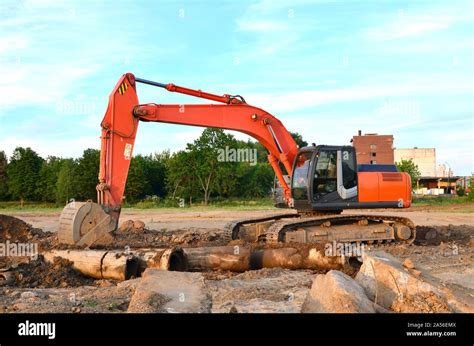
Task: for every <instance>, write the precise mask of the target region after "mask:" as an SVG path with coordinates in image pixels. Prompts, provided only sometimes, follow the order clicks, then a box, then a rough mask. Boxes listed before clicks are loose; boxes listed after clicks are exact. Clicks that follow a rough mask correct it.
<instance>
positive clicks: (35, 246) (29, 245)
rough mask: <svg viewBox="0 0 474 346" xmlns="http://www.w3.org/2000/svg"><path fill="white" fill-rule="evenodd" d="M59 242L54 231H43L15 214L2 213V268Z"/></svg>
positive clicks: (24, 260) (0, 254)
mask: <svg viewBox="0 0 474 346" xmlns="http://www.w3.org/2000/svg"><path fill="white" fill-rule="evenodd" d="M56 244H57V237H56V235H55V234H53V233H49V232H43V231H42V230H41V229H39V228H33V227H32V226H31V225H30V224H28V223H26V222H24V221H23V220H20V219H18V218H16V217H13V216H8V215H2V214H0V256H1V257H0V268H9V267H11V266H12V265H15V264H18V263H24V262H28V261H29V257H31V256H35V255H37V254H38V253H39V252H41V251H44V250H48V249H51V248H52V247H54V246H55V245H56Z"/></svg>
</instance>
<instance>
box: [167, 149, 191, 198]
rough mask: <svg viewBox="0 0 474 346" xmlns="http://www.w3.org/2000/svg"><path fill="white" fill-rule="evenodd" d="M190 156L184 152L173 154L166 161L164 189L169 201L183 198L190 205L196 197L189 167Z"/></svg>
mask: <svg viewBox="0 0 474 346" xmlns="http://www.w3.org/2000/svg"><path fill="white" fill-rule="evenodd" d="M190 160H191V155H190V153H189V152H186V151H178V152H176V153H173V154H172V155H171V156H170V158H169V159H168V160H167V161H166V188H167V192H168V196H169V197H170V198H171V199H173V200H174V199H176V198H184V199H186V200H188V201H189V205H192V203H193V198H196V197H197V196H198V195H197V184H196V177H195V175H194V172H193V171H192V169H191V166H190Z"/></svg>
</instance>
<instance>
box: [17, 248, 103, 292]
mask: <svg viewBox="0 0 474 346" xmlns="http://www.w3.org/2000/svg"><path fill="white" fill-rule="evenodd" d="M12 272H13V275H14V282H12V283H11V284H10V285H11V286H15V287H21V288H65V287H78V286H87V285H94V281H95V280H93V279H90V278H87V277H85V276H82V275H81V274H79V273H78V272H77V271H75V270H74V269H73V268H72V262H70V261H68V260H66V259H63V258H59V257H56V258H55V259H54V261H53V263H48V262H46V261H45V260H44V258H43V256H41V255H40V256H39V257H38V259H36V260H32V261H30V262H29V263H22V264H20V265H18V266H17V267H16V268H14V269H13V270H12Z"/></svg>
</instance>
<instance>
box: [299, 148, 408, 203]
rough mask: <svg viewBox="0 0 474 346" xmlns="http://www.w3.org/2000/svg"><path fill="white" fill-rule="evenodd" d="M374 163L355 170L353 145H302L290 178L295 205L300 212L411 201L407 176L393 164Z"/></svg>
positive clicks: (355, 160) (355, 161) (355, 162)
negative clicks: (363, 170) (371, 165)
mask: <svg viewBox="0 0 474 346" xmlns="http://www.w3.org/2000/svg"><path fill="white" fill-rule="evenodd" d="M375 166H376V167H374V168H375V169H371V170H370V172H358V168H357V167H358V166H357V159H356V153H355V149H354V147H352V146H329V145H319V146H310V147H304V148H301V149H300V150H299V151H298V155H297V156H296V159H295V162H294V165H293V175H292V179H291V197H292V199H293V204H294V207H295V208H296V209H297V210H298V211H303V212H314V211H322V212H340V211H341V210H343V209H355V208H397V207H398V208H400V207H406V205H407V204H408V203H410V202H411V198H410V194H411V191H409V186H410V184H409V177H407V175H406V174H404V173H400V172H397V170H396V168H395V167H394V165H383V166H382V165H375ZM389 166H390V167H389ZM407 179H408V181H407ZM407 186H408V188H407Z"/></svg>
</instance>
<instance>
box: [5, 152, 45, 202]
mask: <svg viewBox="0 0 474 346" xmlns="http://www.w3.org/2000/svg"><path fill="white" fill-rule="evenodd" d="M42 163H43V159H42V158H41V157H40V156H39V155H38V154H37V153H36V152H35V151H33V150H32V149H31V148H22V147H17V148H16V149H15V150H14V151H13V155H12V157H11V160H10V163H9V164H8V166H7V178H8V192H9V193H10V195H11V196H12V197H13V198H15V199H17V198H18V199H20V203H21V206H23V202H24V200H26V199H29V200H38V194H37V182H38V180H39V171H40V169H41V165H42Z"/></svg>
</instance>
